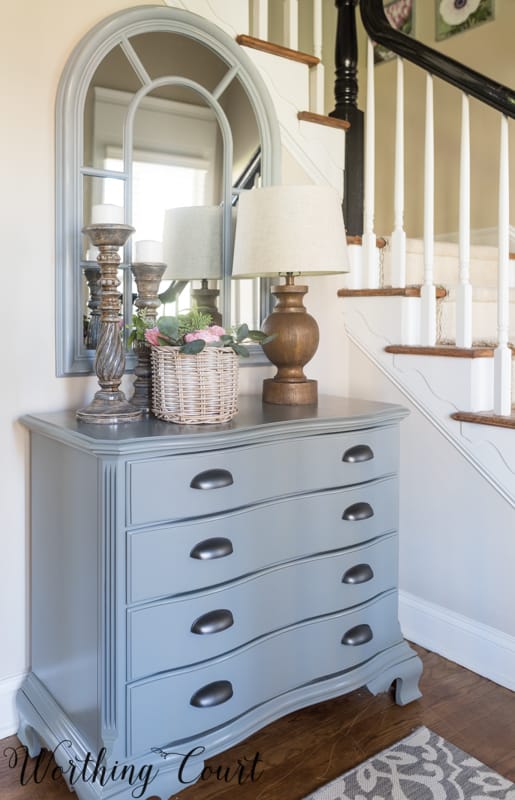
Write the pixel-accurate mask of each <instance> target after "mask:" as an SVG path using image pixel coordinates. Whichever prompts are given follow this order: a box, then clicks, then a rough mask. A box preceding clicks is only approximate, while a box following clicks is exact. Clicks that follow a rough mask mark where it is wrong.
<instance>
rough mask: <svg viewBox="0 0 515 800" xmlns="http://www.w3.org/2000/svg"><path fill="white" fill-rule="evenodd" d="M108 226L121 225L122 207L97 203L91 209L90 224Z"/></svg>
mask: <svg viewBox="0 0 515 800" xmlns="http://www.w3.org/2000/svg"><path fill="white" fill-rule="evenodd" d="M106 223H110V224H116V225H119V224H123V208H122V206H115V205H113V204H112V203H99V205H97V206H93V208H92V209H91V224H92V225H105V224H106Z"/></svg>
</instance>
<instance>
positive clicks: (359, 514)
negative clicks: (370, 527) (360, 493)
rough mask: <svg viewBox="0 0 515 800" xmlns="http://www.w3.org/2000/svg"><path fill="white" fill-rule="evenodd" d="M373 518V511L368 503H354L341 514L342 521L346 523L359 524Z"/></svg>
mask: <svg viewBox="0 0 515 800" xmlns="http://www.w3.org/2000/svg"><path fill="white" fill-rule="evenodd" d="M373 516H374V509H373V508H372V506H371V505H370V503H354V504H353V505H352V506H348V508H346V509H345V511H344V512H343V514H342V519H344V520H347V521H348V522H359V521H360V520H362V519H369V518H370V517H373Z"/></svg>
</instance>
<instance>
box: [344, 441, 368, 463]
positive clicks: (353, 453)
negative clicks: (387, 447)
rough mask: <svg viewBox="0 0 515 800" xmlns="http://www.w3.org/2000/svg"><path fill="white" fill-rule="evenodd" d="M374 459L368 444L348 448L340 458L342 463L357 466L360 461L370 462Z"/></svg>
mask: <svg viewBox="0 0 515 800" xmlns="http://www.w3.org/2000/svg"><path fill="white" fill-rule="evenodd" d="M372 458H374V451H373V450H372V448H371V447H369V446H368V444H357V445H355V446H354V447H349V449H348V450H346V451H345V453H344V454H343V456H342V461H346V462H347V463H348V464H357V463H358V462H360V461H370V460H371V459H372Z"/></svg>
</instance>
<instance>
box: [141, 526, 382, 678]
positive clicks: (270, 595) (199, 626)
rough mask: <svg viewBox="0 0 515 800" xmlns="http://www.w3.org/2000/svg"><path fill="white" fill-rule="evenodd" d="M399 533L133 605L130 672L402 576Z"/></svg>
mask: <svg viewBox="0 0 515 800" xmlns="http://www.w3.org/2000/svg"><path fill="white" fill-rule="evenodd" d="M396 562H397V535H396V534H394V535H391V536H387V537H384V538H383V539H380V540H378V541H376V542H373V543H371V544H369V545H365V546H363V547H357V548H351V549H350V550H348V551H345V552H344V553H338V554H334V553H330V554H326V555H323V556H317V557H315V558H312V559H306V560H302V561H299V562H296V563H294V564H285V565H282V566H280V567H275V568H273V569H271V570H269V571H267V572H265V573H261V574H258V575H252V576H249V577H247V578H244V579H243V580H240V581H238V582H236V583H233V584H231V585H230V586H225V587H222V588H219V589H216V590H214V591H211V592H207V593H203V594H199V595H194V596H192V597H191V596H190V597H188V598H184V599H178V600H171V601H168V602H162V603H155V604H153V605H152V606H146V607H144V608H138V609H133V610H131V611H129V612H128V632H129V654H130V658H129V675H128V677H129V680H134V679H136V678H141V677H143V676H145V675H150V674H152V673H156V672H164V671H166V670H171V669H176V668H177V667H181V666H186V665H187V664H194V663H197V662H200V661H206V660H208V659H210V658H214V657H215V656H219V655H222V654H223V653H225V652H228V651H229V650H234V649H235V648H237V647H240V646H241V645H243V644H245V643H246V642H250V641H252V640H254V639H257V638H259V637H262V636H264V635H266V634H268V633H271V632H273V631H277V630H279V629H280V628H285V627H287V626H289V625H293V624H294V623H296V622H301V621H302V620H305V619H310V618H314V617H317V616H323V615H326V614H330V613H333V612H335V611H341V610H344V609H346V608H349V607H351V606H355V605H359V604H360V603H363V602H365V601H366V600H369V599H370V598H372V597H375V596H377V595H379V594H381V593H382V592H385V591H386V590H387V589H392V588H393V587H394V586H396V583H397V564H396Z"/></svg>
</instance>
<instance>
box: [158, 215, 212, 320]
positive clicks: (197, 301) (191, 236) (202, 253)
mask: <svg viewBox="0 0 515 800" xmlns="http://www.w3.org/2000/svg"><path fill="white" fill-rule="evenodd" d="M222 223H223V208H222V206H188V207H183V208H169V209H167V210H166V211H165V216H164V226H163V260H164V262H165V263H166V269H165V272H164V275H163V279H164V280H172V281H183V280H199V281H201V286H200V288H193V289H192V290H191V298H192V301H193V304H194V305H195V306H196V307H197V308H198V309H199V310H200V311H202V312H204V313H206V314H209V315H210V316H211V319H212V323H213V324H214V325H221V324H222V315H221V314H220V311H219V309H218V306H217V300H218V296H219V294H220V290H219V289H218V287H216V288H213V287H212V286H210V285H209V282H210V281H219V280H220V279H221V278H222V276H223V253H222Z"/></svg>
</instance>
